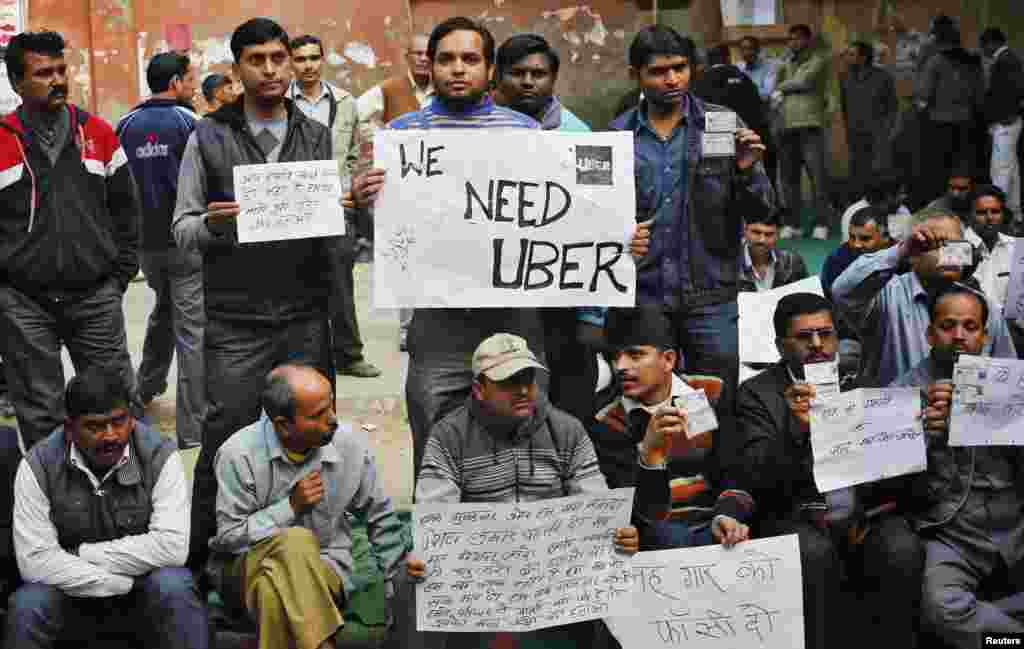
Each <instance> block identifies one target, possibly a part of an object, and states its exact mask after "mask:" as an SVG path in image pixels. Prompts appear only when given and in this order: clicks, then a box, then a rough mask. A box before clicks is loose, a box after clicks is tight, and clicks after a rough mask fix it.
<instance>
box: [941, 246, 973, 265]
mask: <svg viewBox="0 0 1024 649" xmlns="http://www.w3.org/2000/svg"><path fill="white" fill-rule="evenodd" d="M973 261H974V248H973V247H971V244H970V242H968V241H947V242H946V243H944V244H943V245H942V247H941V248H939V266H943V267H950V266H957V267H959V268H964V267H966V266H970V265H971V263H973Z"/></svg>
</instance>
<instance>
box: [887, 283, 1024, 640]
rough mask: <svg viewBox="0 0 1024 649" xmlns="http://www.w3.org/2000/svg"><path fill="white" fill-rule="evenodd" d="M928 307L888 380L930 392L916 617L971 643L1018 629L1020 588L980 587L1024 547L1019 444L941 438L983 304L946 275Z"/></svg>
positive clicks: (978, 340)
mask: <svg viewBox="0 0 1024 649" xmlns="http://www.w3.org/2000/svg"><path fill="white" fill-rule="evenodd" d="M931 316H932V321H931V323H930V324H929V325H928V342H929V343H930V344H931V353H930V355H929V357H928V358H926V359H924V360H922V361H921V362H920V363H919V364H918V365H917V367H915V368H914V369H912V370H911V371H909V372H907V373H906V374H904V375H903V376H901V377H899V378H898V379H897V380H896V381H895V383H893V385H894V386H903V387H920V388H922V389H923V390H926V393H927V400H928V407H927V409H926V410H925V412H924V420H925V435H926V442H927V445H928V469H927V472H926V473H924V474H922V475H921V476H920V482H921V488H920V489H917V490H915V493H922V494H927V499H926V500H925V501H923V502H920V503H918V506H917V507H916V509H915V511H914V523H915V527H916V528H917V530H918V533H919V534H920V535H921V537H922V539H923V541H924V549H925V563H924V588H923V601H922V617H923V620H924V623H925V625H926V626H928V627H930V628H931V630H933V631H934V632H936V633H937V634H938V635H939V636H940V637H941V638H942V639H943V640H945V641H946V642H948V643H950V644H952V645H953V646H956V647H963V648H964V649H968V648H970V649H975V648H976V647H981V646H982V640H981V634H982V633H983V632H989V633H1000V632H1005V633H1018V634H1020V633H1024V622H1022V621H1021V619H1020V615H1021V611H1022V608H1021V605H1020V603H1019V599H1020V594H1019V593H1018V594H1017V595H1016V596H1014V597H1008V598H1005V599H1000V600H997V601H982V600H981V599H980V596H981V593H980V592H979V589H980V588H981V587H982V586H983V585H984V584H986V583H987V582H990V579H991V578H993V577H999V578H1001V579H1002V580H1003V581H1006V578H1007V575H1008V574H1010V573H1014V572H1016V571H1017V570H1018V569H1019V568H1020V565H1021V564H1020V562H1021V558H1022V557H1024V544H1022V543H1021V538H1022V535H1024V500H1022V498H1021V494H1020V488H1021V485H1020V482H1019V480H1020V479H1021V478H1020V476H1021V475H1024V474H1022V471H1024V450H1022V449H1021V448H1020V447H1016V448H1014V447H994V446H975V447H969V448H967V447H951V446H950V445H949V409H950V404H951V403H952V401H953V384H952V381H951V380H950V379H952V377H953V365H954V363H955V359H956V356H957V354H982V353H983V350H984V349H985V343H986V335H987V326H986V324H987V321H988V319H989V318H990V317H991V311H990V310H989V305H988V301H987V300H986V299H985V298H984V297H983V296H982V295H980V294H978V292H977V291H975V290H973V289H971V288H969V287H967V286H964V285H953V286H951V287H949V288H947V289H945V290H943V291H941V292H939V293H938V294H937V295H936V296H935V298H934V299H933V300H932V302H931ZM1015 600H1017V601H1015ZM893 646H895V645H893Z"/></svg>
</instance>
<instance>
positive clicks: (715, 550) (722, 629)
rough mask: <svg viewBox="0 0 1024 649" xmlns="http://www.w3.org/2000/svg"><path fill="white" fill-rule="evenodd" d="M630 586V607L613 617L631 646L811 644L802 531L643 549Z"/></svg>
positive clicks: (780, 648) (612, 625)
mask: <svg viewBox="0 0 1024 649" xmlns="http://www.w3.org/2000/svg"><path fill="white" fill-rule="evenodd" d="M627 585H628V589H629V596H628V600H629V603H630V606H629V609H628V612H627V613H626V614H624V615H621V616H615V617H609V618H606V619H605V624H606V625H607V626H608V629H609V630H610V631H611V632H612V635H614V636H615V637H616V638H617V639H618V641H619V643H620V644H621V645H622V647H623V649H656V648H657V647H680V646H682V647H692V648H693V649H701V648H703V647H708V648H711V647H760V648H764V649H802V648H803V647H804V618H803V586H802V582H801V570H800V544H799V542H798V540H797V536H796V535H789V536H777V537H772V538H766V539H758V540H755V541H747V542H745V543H740V544H739V545H737V546H735V547H733V548H730V549H726V548H723V547H722V546H720V545H713V546H707V547H701V548H685V549H678V550H659V551H657V552H641V553H639V554H637V555H636V556H635V557H633V568H632V572H631V573H630V575H629V579H628V580H627Z"/></svg>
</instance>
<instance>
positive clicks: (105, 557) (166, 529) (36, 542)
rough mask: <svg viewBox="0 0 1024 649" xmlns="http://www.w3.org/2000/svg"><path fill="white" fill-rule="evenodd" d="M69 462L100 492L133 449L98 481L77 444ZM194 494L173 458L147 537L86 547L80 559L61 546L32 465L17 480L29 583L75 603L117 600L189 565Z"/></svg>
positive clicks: (19, 541)
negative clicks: (147, 577) (150, 578)
mask: <svg viewBox="0 0 1024 649" xmlns="http://www.w3.org/2000/svg"><path fill="white" fill-rule="evenodd" d="M69 461H70V462H71V464H72V466H74V467H75V468H76V469H78V470H80V471H82V472H83V473H85V474H86V476H88V478H89V481H90V482H91V483H92V485H93V488H94V489H96V490H97V491H100V490H101V489H102V486H103V485H104V484H105V483H106V482H107V481H108V480H114V479H116V475H115V474H116V472H117V470H118V469H120V468H121V467H122V466H124V464H126V463H127V462H128V461H129V449H128V448H127V447H126V448H125V450H124V454H123V455H122V456H121V459H120V460H119V461H118V463H117V465H115V466H114V468H112V469H111V470H110V471H108V472H107V473H106V475H104V476H103V479H102V480H100V479H97V478H96V475H95V474H94V473H93V472H92V471H91V470H90V469H89V467H88V465H87V463H86V462H85V461H84V459H83V457H82V454H81V453H80V452H79V450H78V448H77V447H76V446H75V445H74V444H72V445H71V452H70V456H69ZM189 494H190V490H189V489H188V483H187V481H186V480H185V470H184V467H183V466H182V464H181V458H180V457H179V456H178V453H177V451H175V452H174V453H172V454H171V455H170V457H168V458H167V462H166V463H165V464H164V468H163V470H162V471H161V472H160V476H159V478H157V481H156V484H155V485H154V486H153V493H152V506H153V511H152V514H151V515H150V519H149V531H148V532H147V533H146V534H139V535H136V536H127V537H124V538H120V539H114V540H113V541H104V542H101V543H83V544H82V545H80V546H79V547H78V552H77V556H76V555H75V554H72V553H70V552H68V551H66V550H64V549H63V548H61V546H60V542H59V539H58V536H57V527H56V526H55V525H54V524H53V520H52V519H51V518H50V499H49V497H48V496H47V495H46V493H45V492H44V491H43V489H42V487H41V486H40V485H39V482H38V481H37V480H36V474H35V472H34V471H33V470H32V467H30V466H29V464H28V461H27V460H22V461H21V464H20V465H19V466H18V473H17V476H16V477H15V479H14V550H15V554H16V555H17V559H18V569H19V570H20V571H21V576H22V578H23V579H24V580H25V581H26V582H27V583H40V584H46V585H48V586H53V587H55V588H59V589H60V590H61V591H63V592H64V593H65V594H67V595H70V596H72V597H111V596H114V595H123V594H125V593H128V592H129V591H131V589H132V587H133V585H134V583H135V579H134V578H135V577H138V576H140V575H144V574H147V573H149V572H152V571H153V570H155V569H157V568H164V567H177V566H183V565H185V560H186V558H187V557H188V541H189V525H190V521H191V518H190V510H191V504H190V498H189Z"/></svg>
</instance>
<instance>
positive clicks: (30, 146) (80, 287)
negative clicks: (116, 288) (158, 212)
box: [0, 104, 138, 297]
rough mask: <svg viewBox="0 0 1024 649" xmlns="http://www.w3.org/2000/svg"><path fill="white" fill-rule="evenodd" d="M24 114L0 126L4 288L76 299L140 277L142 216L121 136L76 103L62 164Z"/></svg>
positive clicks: (1, 280)
mask: <svg viewBox="0 0 1024 649" xmlns="http://www.w3.org/2000/svg"><path fill="white" fill-rule="evenodd" d="M21 110H22V109H19V110H18V111H15V112H13V113H10V114H9V115H7V116H5V117H4V118H3V119H2V121H0V284H9V285H11V286H14V287H15V288H17V289H19V290H21V291H23V292H25V293H27V294H29V295H46V296H66V297H70V296H75V295H83V294H87V293H90V292H92V291H93V290H95V289H96V288H97V287H99V286H100V285H101V284H103V283H104V282H107V281H109V280H110V279H116V280H117V281H118V282H120V284H121V285H122V287H126V286H127V285H128V282H129V281H131V279H132V277H134V276H135V273H136V272H137V271H138V260H137V248H138V210H137V207H136V202H135V195H134V191H133V184H132V179H131V175H130V172H129V169H128V165H127V164H126V163H127V158H126V157H125V154H124V151H123V150H122V149H121V145H120V144H119V142H118V140H117V136H116V135H115V133H114V129H113V128H112V127H111V126H110V125H109V124H108V123H107V122H105V121H103V120H102V119H100V118H98V117H96V116H94V115H90V114H89V113H87V112H85V111H83V110H81V109H79V108H78V107H76V106H73V105H71V104H68V110H69V111H70V112H71V128H70V132H69V134H68V137H67V140H66V142H65V144H64V147H63V149H62V150H61V152H60V155H59V157H58V158H57V162H56V164H51V162H50V158H49V157H48V156H47V155H46V153H45V152H44V151H43V150H42V148H41V147H40V146H39V144H38V143H37V142H36V141H35V139H34V138H33V136H32V134H31V132H28V131H26V129H25V127H24V124H23V121H22V119H21V116H20V115H21Z"/></svg>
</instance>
